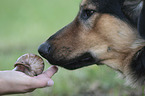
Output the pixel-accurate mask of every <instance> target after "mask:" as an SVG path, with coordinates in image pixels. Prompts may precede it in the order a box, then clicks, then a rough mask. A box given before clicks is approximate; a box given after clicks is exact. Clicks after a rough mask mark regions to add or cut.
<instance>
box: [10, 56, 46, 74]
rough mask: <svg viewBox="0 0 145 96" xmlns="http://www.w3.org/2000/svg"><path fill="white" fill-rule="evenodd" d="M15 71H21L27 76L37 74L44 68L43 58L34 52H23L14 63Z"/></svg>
mask: <svg viewBox="0 0 145 96" xmlns="http://www.w3.org/2000/svg"><path fill="white" fill-rule="evenodd" d="M14 67H15V68H14V69H13V70H15V71H21V72H24V73H25V74H27V75H29V76H37V75H39V74H41V73H42V72H43V70H44V61H43V59H42V58H41V57H40V56H38V55H35V54H24V55H22V56H21V57H19V58H18V59H17V61H16V63H15V65H14Z"/></svg>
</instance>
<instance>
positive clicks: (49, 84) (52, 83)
mask: <svg viewBox="0 0 145 96" xmlns="http://www.w3.org/2000/svg"><path fill="white" fill-rule="evenodd" d="M53 85H54V81H53V80H51V79H50V80H49V81H48V83H47V86H48V87H50V86H53Z"/></svg>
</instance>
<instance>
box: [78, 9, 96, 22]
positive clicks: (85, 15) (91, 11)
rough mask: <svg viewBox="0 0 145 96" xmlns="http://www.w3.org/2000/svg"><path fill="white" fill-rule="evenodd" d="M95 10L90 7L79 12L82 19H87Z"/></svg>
mask: <svg viewBox="0 0 145 96" xmlns="http://www.w3.org/2000/svg"><path fill="white" fill-rule="evenodd" d="M95 12H96V11H95V10H90V9H86V10H83V11H82V13H81V18H82V19H84V20H87V19H88V18H89V17H91V16H92V15H93V14H94V13H95Z"/></svg>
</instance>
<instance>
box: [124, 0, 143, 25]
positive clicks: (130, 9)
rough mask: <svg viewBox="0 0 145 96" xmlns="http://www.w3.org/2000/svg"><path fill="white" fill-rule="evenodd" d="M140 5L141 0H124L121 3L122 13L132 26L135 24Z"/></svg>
mask: <svg viewBox="0 0 145 96" xmlns="http://www.w3.org/2000/svg"><path fill="white" fill-rule="evenodd" d="M142 7H143V1H142V0H125V2H124V4H123V7H122V10H123V13H124V14H125V16H126V17H127V19H128V20H129V21H130V24H132V25H133V26H134V27H136V26H137V23H138V19H139V16H140V13H141V10H142Z"/></svg>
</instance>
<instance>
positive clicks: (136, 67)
mask: <svg viewBox="0 0 145 96" xmlns="http://www.w3.org/2000/svg"><path fill="white" fill-rule="evenodd" d="M131 71H132V73H131V75H132V77H133V79H134V80H135V81H134V82H136V81H138V80H139V81H140V82H139V83H140V84H143V83H144V80H145V47H143V48H142V49H141V50H139V51H138V52H137V53H136V54H135V55H134V57H133V59H132V62H131ZM140 79H142V80H140Z"/></svg>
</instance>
